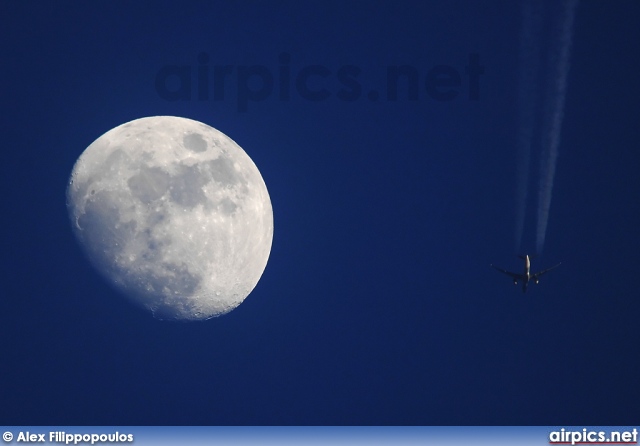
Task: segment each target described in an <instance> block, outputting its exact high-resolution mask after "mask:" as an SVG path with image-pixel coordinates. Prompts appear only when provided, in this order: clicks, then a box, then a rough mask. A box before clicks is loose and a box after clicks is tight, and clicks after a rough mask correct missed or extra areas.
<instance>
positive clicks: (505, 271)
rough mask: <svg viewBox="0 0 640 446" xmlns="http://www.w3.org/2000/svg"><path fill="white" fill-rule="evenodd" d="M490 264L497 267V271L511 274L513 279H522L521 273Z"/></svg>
mask: <svg viewBox="0 0 640 446" xmlns="http://www.w3.org/2000/svg"><path fill="white" fill-rule="evenodd" d="M491 266H492V267H493V268H495V269H497V270H498V271H500V272H501V273H504V274H506V275H507V276H511V277H512V278H513V279H515V280H524V276H523V275H522V274H516V273H512V272H510V271H507V270H504V269H502V268H498V267H497V266H495V265H491ZM556 266H557V265H556ZM554 268H555V266H554ZM549 269H551V268H549ZM545 272H546V271H545Z"/></svg>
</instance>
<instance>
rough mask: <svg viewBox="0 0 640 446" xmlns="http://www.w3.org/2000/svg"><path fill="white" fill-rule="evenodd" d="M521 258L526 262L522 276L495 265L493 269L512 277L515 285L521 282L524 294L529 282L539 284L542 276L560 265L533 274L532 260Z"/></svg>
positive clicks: (525, 256)
mask: <svg viewBox="0 0 640 446" xmlns="http://www.w3.org/2000/svg"><path fill="white" fill-rule="evenodd" d="M518 257H520V258H521V259H522V260H524V269H523V271H522V274H518V273H512V272H511V271H507V270H504V269H502V268H498V267H497V266H495V265H491V266H492V267H493V268H495V269H497V270H498V271H500V272H501V273H504V274H506V275H508V276H511V278H512V279H513V284H514V285H517V284H518V282H519V281H521V282H522V292H523V293H526V292H527V287H528V286H529V282H531V281H534V282H535V283H538V282H539V281H540V276H542V275H543V274H546V273H547V272H549V271H551V270H552V269H554V268H557V267H558V266H559V265H560V264H559V263H558V264H557V265H556V266H552V267H551V268H547V269H545V270H543V271H540V272H537V273H534V274H531V260H530V259H529V255H523V256H518Z"/></svg>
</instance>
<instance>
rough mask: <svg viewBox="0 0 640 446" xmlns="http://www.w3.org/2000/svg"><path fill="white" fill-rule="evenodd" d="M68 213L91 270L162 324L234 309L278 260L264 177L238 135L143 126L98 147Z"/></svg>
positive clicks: (114, 134)
mask: <svg viewBox="0 0 640 446" xmlns="http://www.w3.org/2000/svg"><path fill="white" fill-rule="evenodd" d="M67 207H68V210H69V216H70V218H71V223H72V226H73V231H74V233H75V235H76V237H77V238H78V240H79V241H80V244H81V245H82V247H83V249H84V251H85V253H86V254H87V256H88V258H89V259H90V261H91V263H92V264H93V265H94V266H95V267H96V268H97V270H98V271H99V272H100V273H101V274H102V275H103V276H104V277H105V278H106V279H107V280H108V281H109V282H111V283H112V284H113V285H114V286H115V287H116V288H117V289H119V290H120V291H122V292H123V293H124V294H125V295H126V296H128V297H130V298H131V299H132V300H133V301H135V302H137V303H138V304H140V305H142V306H143V307H145V308H147V309H149V310H150V311H151V312H152V313H153V315H154V316H155V317H156V318H158V319H170V320H202V319H209V318H212V317H215V316H219V315H222V314H224V313H228V312H229V311H231V310H233V309H234V308H235V307H237V306H238V305H240V304H241V303H242V301H243V300H244V299H245V298H246V297H247V295H249V293H250V292H251V291H252V290H253V288H254V287H255V286H256V284H257V283H258V280H260V277H261V276H262V273H263V272H264V269H265V267H266V265H267V260H268V258H269V253H270V251H271V241H272V239H273V211H272V208H271V200H270V199H269V193H268V192H267V187H266V185H265V183H264V181H263V179H262V176H261V175H260V172H259V171H258V168H257V167H256V165H255V164H254V163H253V161H251V158H249V156H248V155H247V154H246V153H245V152H244V150H242V149H241V148H240V146H238V145H237V144H236V143H235V142H234V141H232V140H231V139H230V138H229V137H228V136H226V135H225V134H223V133H221V132H219V131H218V130H216V129H214V128H212V127H209V126H208V125H206V124H203V123H201V122H198V121H193V120H190V119H185V118H178V117H174V116H154V117H149V118H142V119H136V120H135V121H131V122H128V123H126V124H123V125H121V126H118V127H116V128H114V129H112V130H109V131H108V132H107V133H105V134H104V135H102V136H101V137H100V138H98V139H97V140H95V141H94V142H93V143H92V144H91V145H90V146H89V147H87V149H86V150H85V151H84V152H83V153H82V155H81V156H80V158H79V159H78V160H77V162H76V164H75V166H74V167H73V172H72V173H71V179H70V181H69V186H68V188H67Z"/></svg>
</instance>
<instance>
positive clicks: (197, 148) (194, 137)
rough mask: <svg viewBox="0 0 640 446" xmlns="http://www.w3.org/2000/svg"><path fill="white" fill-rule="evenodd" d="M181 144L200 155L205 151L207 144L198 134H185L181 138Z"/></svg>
mask: <svg viewBox="0 0 640 446" xmlns="http://www.w3.org/2000/svg"><path fill="white" fill-rule="evenodd" d="M182 143H183V144H184V146H185V147H186V148H187V149H189V150H191V151H192V152H196V153H202V152H205V151H206V150H207V142H206V141H205V140H204V139H203V138H202V135H201V134H200V133H187V134H186V135H184V137H183V138H182Z"/></svg>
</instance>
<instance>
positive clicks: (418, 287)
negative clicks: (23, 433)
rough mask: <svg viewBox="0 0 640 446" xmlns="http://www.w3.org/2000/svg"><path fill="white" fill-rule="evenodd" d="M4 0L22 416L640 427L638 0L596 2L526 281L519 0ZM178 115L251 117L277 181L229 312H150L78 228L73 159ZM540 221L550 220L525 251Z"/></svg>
mask: <svg viewBox="0 0 640 446" xmlns="http://www.w3.org/2000/svg"><path fill="white" fill-rule="evenodd" d="M0 9H1V10H0V17H1V18H0V21H1V22H2V29H3V37H2V39H0V56H1V58H2V60H3V61H4V68H3V69H2V70H1V71H0V79H1V81H2V85H3V86H4V87H3V89H2V101H1V104H2V105H1V106H2V108H3V119H2V126H3V134H4V142H5V145H4V147H5V161H4V172H3V175H2V183H3V190H4V196H5V199H4V200H3V205H4V207H5V212H4V218H3V219H2V227H3V230H2V231H1V233H2V234H3V251H4V255H3V257H2V262H3V263H2V266H3V271H4V274H5V275H4V277H5V289H4V292H3V293H2V298H1V299H0V310H1V311H0V318H1V319H0V354H1V355H2V357H3V359H4V364H5V366H4V368H3V370H4V371H3V374H2V382H3V404H2V405H1V407H2V408H1V409H0V415H1V417H2V419H3V420H5V423H7V424H15V425H29V424H49V425H55V424H67V425H71V424H75V425H82V424H92V425H121V424H124V425H126V424H150V425H156V424H167V425H194V424H195V425H199V424H202V425H226V424H231V425H245V424H249V425H251V424H260V425H261V424H278V425H281V424H285V425H287V424H294V425H323V424H331V425H333V424H353V425H369V424H409V425H437V424H453V425H456V424H534V425H548V424H562V423H573V424H577V425H580V424H603V425H607V424H628V423H633V422H637V419H638V414H639V411H638V403H637V402H638V400H639V398H640V382H639V380H638V376H640V365H639V364H638V361H637V358H636V356H637V354H636V352H637V346H638V341H639V340H640V339H639V336H638V330H637V321H638V316H640V304H639V303H638V291H637V285H636V274H637V271H638V267H639V266H640V263H639V260H638V252H639V251H640V249H639V248H640V243H639V241H640V238H639V237H638V231H637V228H638V223H640V218H639V208H638V192H639V191H640V177H639V176H638V175H637V170H638V167H640V163H639V161H640V160H639V155H638V151H637V150H636V147H637V141H638V137H639V136H640V135H639V134H638V122H640V121H639V119H638V118H639V117H640V116H639V112H638V106H637V104H638V101H639V100H640V90H639V89H638V86H637V85H638V80H637V73H638V68H639V62H638V60H637V57H636V55H637V54H638V51H639V49H640V47H639V45H640V35H638V34H639V32H640V31H639V29H638V27H637V23H638V20H639V19H640V16H639V15H640V8H639V7H638V5H637V4H636V2H631V1H626V2H625V1H619V2H615V3H603V2H595V1H583V2H581V3H580V5H579V6H578V9H577V12H576V17H575V27H574V36H573V46H572V53H571V56H572V58H571V69H570V73H569V77H568V84H567V87H568V90H567V97H566V106H565V119H564V122H563V129H562V139H561V143H560V148H559V157H558V167H557V173H556V178H555V184H554V190H553V191H554V193H553V200H552V204H551V210H550V217H549V226H548V230H547V236H546V244H545V249H544V252H543V253H542V254H541V255H540V256H539V257H538V258H536V259H534V264H533V265H534V269H536V268H538V267H540V268H544V267H547V266H551V265H553V264H555V263H557V262H559V261H562V262H563V265H562V266H561V267H560V268H558V270H555V271H554V272H553V273H550V274H549V275H547V276H545V277H544V280H542V281H541V283H540V285H539V286H537V287H535V288H533V289H532V290H531V291H530V292H529V293H527V294H526V295H523V294H522V293H521V292H520V290H519V289H517V288H515V287H514V286H513V285H511V284H510V282H509V279H508V278H507V277H505V276H502V275H501V274H499V273H498V272H496V271H494V270H492V269H491V268H489V264H490V263H495V264H498V265H500V266H502V267H504V268H507V269H511V270H513V269H517V268H520V267H521V264H520V261H519V260H518V259H517V258H516V257H515V254H518V252H516V251H517V250H516V248H515V247H514V243H513V239H514V223H515V187H516V174H515V165H516V137H517V132H518V122H517V119H516V117H517V113H518V107H519V104H518V103H517V101H516V96H517V94H516V92H517V82H518V57H519V43H518V38H519V32H520V26H521V21H520V4H519V3H518V2H506V1H505V2H502V1H487V2H475V1H434V2H411V1H403V2H387V1H380V2H376V3H375V4H373V3H370V2H361V1H352V2H346V3H344V2H338V1H335V2H333V1H322V2H315V1H302V2H293V1H291V2H289V1H280V2H261V1H239V2H195V1H194V2H181V3H178V2H144V1H140V2H134V3H128V2H90V3H83V4H78V3H71V2H66V3H65V2H62V3H60V2H58V3H46V2H35V1H34V2H23V3H20V4H17V3H4V4H2V6H0ZM203 53H204V54H206V55H207V57H208V61H207V63H206V65H207V66H208V67H209V70H210V71H209V75H211V73H213V70H214V67H216V66H218V67H224V66H230V67H231V72H230V73H231V74H230V75H229V77H228V83H225V85H224V91H223V93H224V94H223V97H219V98H218V99H215V98H213V97H212V96H213V83H214V81H213V79H211V78H210V77H209V79H210V87H211V88H212V90H211V93H210V95H209V98H208V99H199V97H198V82H197V72H198V69H199V68H198V67H199V66H201V65H203V64H202V63H200V62H199V61H198V57H199V55H201V54H203ZM283 54H286V55H288V60H287V56H285V58H284V59H283V58H282V57H283V56H282V55H283ZM473 54H477V55H478V57H479V63H480V64H481V65H482V67H483V70H484V72H483V73H482V74H481V75H480V76H479V91H478V93H479V95H478V98H477V100H473V99H470V98H469V93H470V85H469V76H468V74H467V73H466V72H465V68H466V67H467V65H468V64H469V58H470V55H473ZM202 60H204V59H201V61H202ZM399 65H408V66H410V67H412V69H415V71H416V72H417V73H419V79H420V88H419V91H418V99H417V100H411V99H409V98H407V97H406V92H405V90H403V89H401V90H400V93H399V96H398V99H397V100H391V99H389V97H388V96H387V91H388V90H387V83H386V82H387V81H386V78H385V75H386V73H387V69H388V67H393V66H399ZM167 66H180V67H183V68H186V69H187V70H188V72H190V73H191V75H192V76H191V79H192V85H191V93H192V94H191V98H190V99H188V100H187V99H179V100H175V101H171V100H167V98H166V95H164V96H163V93H162V91H161V90H159V89H158V87H157V85H158V84H157V80H158V76H159V73H161V72H162V70H163V67H167ZM255 66H259V67H261V68H252V69H256V70H259V72H260V73H265V72H266V73H269V75H271V76H272V77H273V90H272V91H271V92H270V93H264V94H263V97H262V98H261V99H260V100H256V101H248V102H247V104H246V110H241V108H242V107H240V106H239V104H240V102H239V99H238V98H239V97H242V93H241V92H242V88H243V86H242V81H241V75H240V73H241V72H242V70H250V68H249V67H255ZM309 66H320V67H322V68H321V70H323V71H322V72H323V73H326V77H322V76H315V77H310V78H309V80H308V83H307V84H306V85H307V86H308V87H309V88H310V89H311V90H314V91H315V90H322V89H325V90H326V91H327V92H328V93H329V96H328V97H327V98H324V99H321V100H317V101H313V100H310V99H309V98H308V97H306V96H305V94H300V90H299V89H297V88H296V85H295V79H296V78H297V77H298V76H300V73H301V72H303V71H304V70H305V67H309ZM439 66H440V67H441V66H446V67H447V68H446V70H447V71H446V72H447V73H449V74H451V72H456V73H459V74H460V86H459V87H455V88H454V90H455V91H457V92H458V95H457V96H456V97H454V98H452V99H451V100H444V101H438V100H436V99H434V98H433V97H432V96H430V95H429V93H428V91H427V88H426V87H425V83H426V82H427V78H428V76H429V72H430V71H431V70H433V69H434V67H439ZM242 67H244V68H242ZM343 67H355V69H357V70H358V71H357V73H358V74H357V76H354V75H352V79H354V78H355V79H356V81H357V85H358V86H359V87H360V88H361V93H360V94H359V95H355V93H354V95H355V98H354V100H350V101H349V100H345V99H341V96H339V91H340V89H341V88H343V87H344V83H342V82H341V81H340V79H341V78H340V77H339V76H340V75H339V73H341V71H340V70H341V69H343ZM352 69H353V68H344V70H347V71H346V72H350V73H354V71H349V70H352ZM283 70H284V71H283ZM246 72H248V71H246ZM283 72H288V73H289V75H290V82H289V83H287V82H286V79H285V80H283V74H282V73H283ZM342 73H343V74H344V71H343V72H342ZM176 82H177V81H176V78H175V77H174V78H173V80H170V81H168V83H167V84H166V85H167V88H168V89H169V90H171V91H174V89H175V88H178V87H179V86H180V84H179V83H176ZM252 82H253V83H251V84H248V85H249V87H248V88H250V89H253V90H255V91H259V90H261V88H262V87H263V86H262V85H261V84H260V82H259V80H258V79H256V78H254V79H253V81H252ZM281 82H284V83H285V84H287V85H289V88H290V90H289V92H290V96H289V99H288V100H285V99H283V98H282V97H281V96H280V89H281ZM372 90H375V91H376V92H377V93H378V96H377V100H371V96H369V92H370V91H372ZM352 93H353V92H352ZM239 95H240V96H239ZM540 95H542V92H540ZM153 115H176V116H183V117H187V118H191V119H196V120H199V121H202V122H204V123H206V124H208V125H211V126H213V127H215V128H217V129H218V130H220V131H222V132H224V133H225V134H227V135H229V136H230V137H231V138H232V139H234V140H235V141H236V142H237V143H238V144H239V145H240V146H241V147H243V149H244V150H245V151H246V152H247V153H248V154H249V156H251V158H252V159H253V161H254V162H255V163H256V165H257V166H258V168H259V169H260V171H261V173H262V176H263V178H264V180H265V182H266V184H267V187H268V189H269V193H270V196H271V200H272V204H273V210H274V228H275V229H274V239H273V248H272V252H271V257H270V260H269V263H268V265H267V268H266V270H265V272H264V274H263V277H262V279H261V281H260V282H259V284H258V286H257V287H256V289H255V290H254V291H253V292H252V294H251V295H250V296H249V297H248V298H247V299H246V300H245V302H244V303H243V304H242V305H240V306H239V307H238V308H237V309H235V310H234V311H233V312H231V313H230V314H228V315H225V316H222V317H220V318H217V319H213V320H210V321H206V322H202V323H188V324H174V323H166V322H160V321H156V320H154V319H152V318H151V316H150V315H149V314H147V313H145V312H143V311H142V310H140V309H138V308H136V307H134V306H133V305H131V304H130V303H129V302H127V301H126V300H125V299H123V298H122V297H120V296H119V295H118V294H117V293H116V292H114V291H113V290H112V289H111V288H109V286H108V285H106V283H105V282H104V281H103V280H102V279H101V278H100V277H99V276H98V274H97V273H96V272H95V271H94V270H93V269H92V268H91V266H90V264H89V263H88V262H87V261H86V260H85V258H84V257H83V254H82V252H81V250H80V249H79V247H78V246H77V244H76V242H75V240H74V238H73V235H72V232H71V228H70V224H69V221H68V216H67V210H66V206H65V188H66V184H67V181H68V177H69V174H70V172H71V169H72V167H73V164H74V162H75V160H76V159H77V158H78V156H79V155H80V154H81V153H82V151H83V150H84V149H85V148H86V147H87V146H88V145H89V144H90V143H91V142H93V141H94V140H95V139H96V138H98V137H99V136H100V135H102V134H103V133H104V132H106V131H108V130H109V129H111V128H113V127H115V126H117V125H120V124H122V123H124V122H127V121H130V120H132V119H136V118H140V117H144V116H153ZM532 175H533V176H534V177H535V172H532ZM534 188H535V187H534ZM531 200H532V202H531V203H527V206H528V207H531V208H534V207H535V200H534V198H531ZM533 239H534V233H533V227H527V228H525V240H528V241H530V243H529V244H528V245H526V246H524V249H525V250H527V249H529V250H530V249H531V248H530V247H531V246H534V245H533V243H532V241H533Z"/></svg>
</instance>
